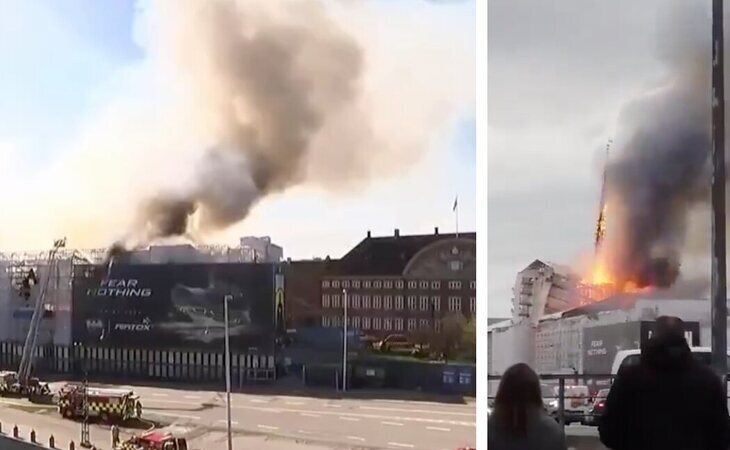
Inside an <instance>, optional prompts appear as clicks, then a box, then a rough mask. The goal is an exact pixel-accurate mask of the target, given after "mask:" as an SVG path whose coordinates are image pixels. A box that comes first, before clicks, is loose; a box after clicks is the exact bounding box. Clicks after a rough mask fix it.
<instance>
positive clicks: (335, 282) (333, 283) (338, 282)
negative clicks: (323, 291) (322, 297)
mask: <svg viewBox="0 0 730 450" xmlns="http://www.w3.org/2000/svg"><path fill="white" fill-rule="evenodd" d="M332 287H333V288H335V289H337V288H339V287H340V280H332Z"/></svg>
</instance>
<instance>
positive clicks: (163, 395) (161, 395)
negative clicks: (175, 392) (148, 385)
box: [152, 394, 169, 397]
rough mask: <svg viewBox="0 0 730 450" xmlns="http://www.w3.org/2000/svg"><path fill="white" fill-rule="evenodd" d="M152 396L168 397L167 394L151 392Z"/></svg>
mask: <svg viewBox="0 0 730 450" xmlns="http://www.w3.org/2000/svg"><path fill="white" fill-rule="evenodd" d="M152 396H153V397H169V395H167V394H152Z"/></svg>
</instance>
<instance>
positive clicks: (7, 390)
mask: <svg viewBox="0 0 730 450" xmlns="http://www.w3.org/2000/svg"><path fill="white" fill-rule="evenodd" d="M0 395H1V396H3V397H5V396H21V397H27V398H28V399H30V400H31V401H36V400H40V399H42V398H46V397H47V398H50V395H51V390H50V388H49V387H48V383H43V382H41V381H40V380H39V379H38V378H35V377H30V378H28V380H27V382H26V383H21V382H20V379H19V378H18V373H17V372H13V371H7V370H6V371H1V372H0Z"/></svg>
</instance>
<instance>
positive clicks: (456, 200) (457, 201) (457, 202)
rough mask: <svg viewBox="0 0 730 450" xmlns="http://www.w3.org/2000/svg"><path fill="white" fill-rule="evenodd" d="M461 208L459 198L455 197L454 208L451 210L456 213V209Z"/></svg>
mask: <svg viewBox="0 0 730 450" xmlns="http://www.w3.org/2000/svg"><path fill="white" fill-rule="evenodd" d="M457 206H459V196H458V195H457V196H456V197H454V206H453V207H452V208H451V210H452V211H456V207H457Z"/></svg>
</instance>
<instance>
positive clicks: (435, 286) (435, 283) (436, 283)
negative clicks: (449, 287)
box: [431, 281, 441, 289]
mask: <svg viewBox="0 0 730 450" xmlns="http://www.w3.org/2000/svg"><path fill="white" fill-rule="evenodd" d="M431 289H441V282H440V281H432V282H431Z"/></svg>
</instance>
